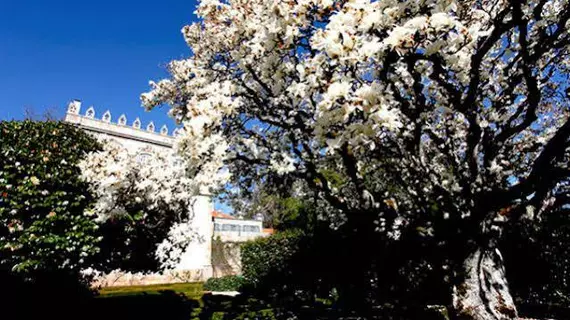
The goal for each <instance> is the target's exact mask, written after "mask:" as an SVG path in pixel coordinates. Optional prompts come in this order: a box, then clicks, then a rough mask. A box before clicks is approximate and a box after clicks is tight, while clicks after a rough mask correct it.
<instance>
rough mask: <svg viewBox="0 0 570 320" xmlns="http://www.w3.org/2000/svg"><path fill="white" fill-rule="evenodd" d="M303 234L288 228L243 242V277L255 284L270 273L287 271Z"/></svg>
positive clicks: (297, 250)
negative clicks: (268, 235)
mask: <svg viewBox="0 0 570 320" xmlns="http://www.w3.org/2000/svg"><path fill="white" fill-rule="evenodd" d="M303 236H304V233H303V232H302V231H300V230H297V229H290V230H286V231H283V232H278V233H276V234H274V235H271V236H270V237H267V238H259V239H256V240H253V241H249V242H246V243H244V244H243V245H242V249H241V261H242V271H243V275H244V277H245V278H246V279H247V280H248V281H249V282H251V283H252V284H253V285H254V286H255V285H259V284H260V283H261V282H262V280H264V279H265V278H267V277H269V276H270V275H271V274H274V273H281V274H283V275H284V274H285V273H287V272H289V271H290V270H289V269H288V267H289V266H290V264H289V261H290V260H291V259H292V258H293V256H294V255H295V254H296V253H297V252H299V249H300V244H301V241H302V240H303Z"/></svg>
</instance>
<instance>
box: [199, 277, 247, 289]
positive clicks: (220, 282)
mask: <svg viewBox="0 0 570 320" xmlns="http://www.w3.org/2000/svg"><path fill="white" fill-rule="evenodd" d="M245 284H246V280H245V278H244V277H241V276H225V277H221V278H210V279H208V280H207V281H206V283H204V290H206V291H239V290H240V289H241V288H242V287H243V285H245Z"/></svg>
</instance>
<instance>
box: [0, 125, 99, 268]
mask: <svg viewBox="0 0 570 320" xmlns="http://www.w3.org/2000/svg"><path fill="white" fill-rule="evenodd" d="M99 148H100V145H99V143H98V142H97V141H96V140H95V139H94V138H92V137H91V136H89V135H88V134H86V133H85V132H84V131H82V130H79V129H77V128H75V127H74V126H71V125H68V124H65V123H62V122H51V121H50V122H34V121H1V122H0V269H2V270H5V271H8V270H10V271H12V272H17V273H21V274H26V275H28V274H31V273H36V274H37V273H42V272H48V271H55V270H67V271H74V272H77V271H79V270H80V269H82V268H83V267H85V266H87V265H88V263H89V259H90V258H92V257H93V256H94V255H95V254H96V253H97V252H98V247H97V242H98V237H97V231H96V230H97V225H96V223H95V221H94V217H90V216H87V215H86V214H85V212H86V209H88V208H89V207H90V206H91V205H92V203H93V198H92V196H91V194H90V193H89V192H88V190H87V185H86V184H85V183H84V182H82V181H80V179H79V175H80V169H79V168H78V167H77V163H78V162H79V161H80V160H81V159H82V158H83V157H84V155H85V154H86V153H87V152H90V151H94V150H97V149H99Z"/></svg>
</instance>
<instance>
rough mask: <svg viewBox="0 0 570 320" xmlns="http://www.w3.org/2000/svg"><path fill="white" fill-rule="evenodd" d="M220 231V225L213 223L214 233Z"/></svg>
mask: <svg viewBox="0 0 570 320" xmlns="http://www.w3.org/2000/svg"><path fill="white" fill-rule="evenodd" d="M221 230H222V229H221V228H220V224H219V223H214V231H221Z"/></svg>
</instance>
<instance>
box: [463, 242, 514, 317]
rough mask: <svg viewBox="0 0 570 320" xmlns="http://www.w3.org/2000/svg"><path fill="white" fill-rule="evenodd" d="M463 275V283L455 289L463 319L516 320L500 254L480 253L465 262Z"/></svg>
mask: <svg viewBox="0 0 570 320" xmlns="http://www.w3.org/2000/svg"><path fill="white" fill-rule="evenodd" d="M463 272H464V278H463V282H462V283H461V284H460V285H458V286H456V287H454V289H453V307H454V308H455V310H456V312H457V314H458V315H459V317H460V319H473V320H507V319H516V318H517V308H516V306H515V304H514V301H513V297H512V296H511V294H510V292H509V286H508V283H507V278H506V276H505V268H504V265H503V258H502V256H501V253H500V252H499V250H497V249H489V250H484V249H482V248H479V249H477V250H476V251H475V252H473V253H471V254H470V255H469V256H468V257H467V259H466V260H465V262H464V264H463Z"/></svg>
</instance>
